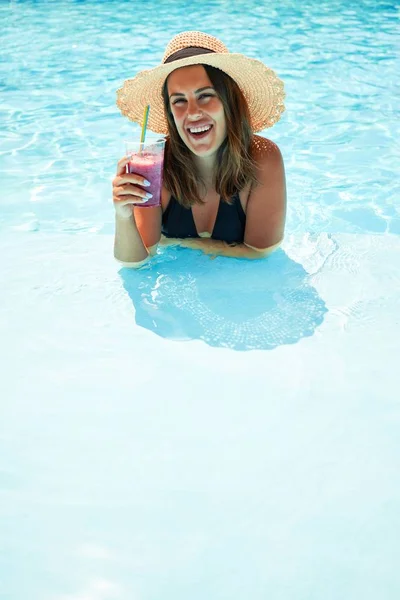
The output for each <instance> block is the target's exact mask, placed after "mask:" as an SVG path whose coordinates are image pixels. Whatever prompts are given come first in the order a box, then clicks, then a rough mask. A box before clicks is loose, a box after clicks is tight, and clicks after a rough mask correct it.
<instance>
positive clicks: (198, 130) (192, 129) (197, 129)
mask: <svg viewBox="0 0 400 600" xmlns="http://www.w3.org/2000/svg"><path fill="white" fill-rule="evenodd" d="M209 129H211V125H204V126H203V127H190V128H189V131H190V133H201V132H203V131H208V130H209Z"/></svg>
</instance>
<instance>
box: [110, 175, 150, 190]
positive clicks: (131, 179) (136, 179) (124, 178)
mask: <svg viewBox="0 0 400 600" xmlns="http://www.w3.org/2000/svg"><path fill="white" fill-rule="evenodd" d="M123 183H135V184H136V185H142V186H143V187H148V186H149V185H151V183H150V181H147V179H145V178H144V177H142V176H141V175H138V174H137V173H124V174H123V175H118V176H117V177H116V178H115V179H114V185H122V184H123Z"/></svg>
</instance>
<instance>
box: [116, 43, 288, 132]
mask: <svg viewBox="0 0 400 600" xmlns="http://www.w3.org/2000/svg"><path fill="white" fill-rule="evenodd" d="M198 64H206V65H210V66H211V67H216V68H217V69H220V70H221V71H224V73H226V74H227V75H229V76H230V77H232V79H234V80H235V81H236V83H237V84H238V86H239V88H240V89H241V91H242V93H243V95H244V97H245V99H246V101H247V103H248V106H249V111H250V119H251V127H252V130H253V131H254V132H257V131H261V130H262V129H265V128H267V127H272V125H274V124H275V123H276V122H277V121H279V119H280V117H281V115H282V113H283V112H284V110H285V105H284V98H285V92H284V85H283V81H282V80H281V79H279V77H278V76H277V75H276V73H275V72H274V71H273V70H272V69H269V68H268V67H267V66H266V65H264V64H263V63H262V62H261V61H259V60H257V59H255V58H249V57H247V56H244V55H243V54H231V53H224V54H217V53H212V54H200V55H197V56H190V57H187V58H182V59H180V60H176V61H173V62H171V63H167V64H163V65H159V66H158V67H154V68H153V69H149V70H145V71H141V72H140V73H138V74H137V75H136V77H134V78H133V79H127V80H126V81H125V82H124V84H123V86H122V87H121V88H120V89H118V90H117V106H118V108H119V109H120V111H121V113H122V114H123V115H124V116H125V117H128V119H130V120H131V121H134V122H135V123H139V124H141V122H142V118H143V112H144V108H145V106H147V105H148V104H149V105H150V112H149V120H148V127H149V129H150V130H151V131H154V132H155V133H161V134H167V133H168V126H167V120H166V117H165V111H164V102H163V98H162V88H163V85H164V82H165V80H166V78H167V77H168V75H169V74H170V73H172V71H175V70H176V69H180V68H182V67H188V66H191V65H198Z"/></svg>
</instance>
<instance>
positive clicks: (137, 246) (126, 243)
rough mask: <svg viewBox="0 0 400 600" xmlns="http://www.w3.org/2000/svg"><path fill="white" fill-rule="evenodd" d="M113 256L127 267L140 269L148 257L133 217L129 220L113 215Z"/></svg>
mask: <svg viewBox="0 0 400 600" xmlns="http://www.w3.org/2000/svg"><path fill="white" fill-rule="evenodd" d="M114 256H115V258H116V259H117V260H118V261H120V262H122V263H123V264H124V265H125V266H127V267H141V266H142V264H144V263H145V262H147V260H148V258H149V256H150V253H149V251H148V250H147V248H146V246H145V245H144V244H143V240H142V238H141V236H140V233H139V231H138V228H137V227H136V223H135V220H134V217H133V215H132V217H131V218H129V219H123V218H121V217H120V216H119V215H117V214H116V215H115V239H114Z"/></svg>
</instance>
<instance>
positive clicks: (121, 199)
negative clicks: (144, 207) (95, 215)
mask: <svg viewBox="0 0 400 600" xmlns="http://www.w3.org/2000/svg"><path fill="white" fill-rule="evenodd" d="M147 201H148V198H140V197H139V196H118V197H116V198H114V202H116V203H117V204H120V205H121V206H124V205H125V204H145V203H146V202H147Z"/></svg>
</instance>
